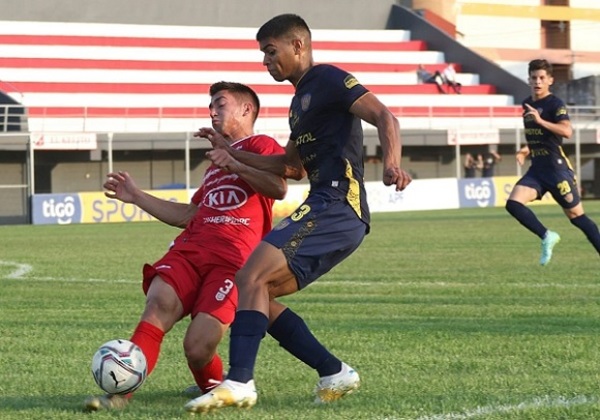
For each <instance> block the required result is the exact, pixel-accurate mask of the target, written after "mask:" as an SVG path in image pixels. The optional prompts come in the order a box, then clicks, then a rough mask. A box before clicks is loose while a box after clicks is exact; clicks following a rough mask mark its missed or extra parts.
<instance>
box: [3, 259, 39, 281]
mask: <svg viewBox="0 0 600 420" xmlns="http://www.w3.org/2000/svg"><path fill="white" fill-rule="evenodd" d="M0 265H7V266H9V267H15V269H14V270H13V271H12V272H10V273H8V274H6V275H5V276H4V277H5V278H7V279H18V278H21V277H23V276H25V275H26V274H27V273H29V272H30V271H31V270H33V267H32V266H30V265H29V264H22V263H17V262H13V261H0Z"/></svg>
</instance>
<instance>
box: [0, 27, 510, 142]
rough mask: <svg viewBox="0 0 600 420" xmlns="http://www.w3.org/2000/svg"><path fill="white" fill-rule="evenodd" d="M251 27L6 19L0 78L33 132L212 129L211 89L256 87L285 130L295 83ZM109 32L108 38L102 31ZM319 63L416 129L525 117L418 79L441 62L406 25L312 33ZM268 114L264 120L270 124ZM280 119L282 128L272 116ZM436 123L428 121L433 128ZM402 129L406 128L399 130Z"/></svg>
mask: <svg viewBox="0 0 600 420" xmlns="http://www.w3.org/2000/svg"><path fill="white" fill-rule="evenodd" d="M255 32H256V30H255V29H253V28H206V27H200V28H197V27H173V26H148V25H144V26H142V25H120V24H117V25H113V24H81V23H53V22H0V57H1V58H0V80H3V81H6V82H8V83H6V84H5V86H2V87H3V88H4V89H5V90H6V92H7V93H8V94H9V95H11V96H13V97H19V98H22V99H23V104H24V105H25V106H27V107H28V108H29V125H30V128H31V130H34V131H42V130H46V131H53V130H58V131H62V130H68V131H71V130H73V131H81V130H89V131H91V130H98V131H110V130H126V131H156V130H158V131H163V130H169V131H170V130H176V131H190V130H195V129H196V128H197V127H198V126H201V125H206V124H209V123H210V121H209V120H208V115H207V110H206V103H207V96H208V88H209V86H210V84H212V83H214V82H216V81H219V80H233V81H240V82H243V83H247V84H249V85H251V86H252V87H253V88H254V89H255V90H256V91H257V93H258V94H259V96H260V98H261V103H262V111H261V118H260V119H259V121H258V126H257V129H259V130H261V129H262V130H263V131H264V130H282V131H285V130H287V111H288V110H287V107H288V105H289V102H290V99H291V96H292V94H293V88H292V86H291V85H289V84H287V83H283V84H282V83H277V82H275V81H274V80H273V79H272V78H271V77H270V76H269V75H268V73H267V72H266V71H265V70H264V67H263V66H262V64H261V61H262V53H261V52H260V51H259V50H258V49H257V45H256V41H254V36H255ZM106 34H110V36H106ZM313 47H314V58H315V61H316V62H329V63H333V64H336V65H338V66H340V67H342V68H344V69H346V70H348V71H350V72H352V73H353V74H354V75H355V76H356V77H357V79H358V80H359V81H360V82H361V83H363V84H364V85H365V86H367V87H368V88H369V89H370V90H372V91H373V92H374V93H376V94H377V95H378V97H379V98H380V99H381V100H382V102H384V103H385V104H386V105H388V106H389V107H390V108H391V109H392V111H393V112H394V113H395V114H396V115H397V116H398V117H399V118H400V119H401V120H402V118H411V119H412V121H411V123H412V124H420V121H421V119H423V120H427V119H432V118H447V117H450V118H463V117H464V118H475V119H477V118H488V119H489V118H490V117H491V116H499V115H500V116H502V117H501V119H500V120H502V118H508V119H512V118H514V117H515V115H517V116H518V114H519V113H518V112H517V111H518V110H517V107H514V105H513V98H512V97H511V96H508V95H501V94H498V93H497V92H496V89H495V87H494V86H493V85H489V84H479V77H478V75H477V74H470V73H462V72H460V69H461V68H460V63H456V64H455V65H456V68H457V70H458V72H459V73H458V77H457V78H458V81H459V82H461V83H462V85H463V90H462V92H463V93H462V94H461V95H456V94H454V93H450V94H448V95H444V94H439V93H438V92H437V88H436V86H435V85H431V84H418V82H417V78H416V69H417V67H418V65H419V64H424V65H425V66H426V68H427V69H428V70H430V71H434V70H442V69H443V68H444V67H445V66H446V64H447V63H446V62H445V60H444V55H443V53H442V52H439V51H429V50H428V49H427V45H426V43H425V42H423V41H419V40H411V39H410V32H408V31H404V30H315V31H313ZM265 119H268V120H269V121H264V120H265ZM274 120H276V121H274ZM426 124H427V125H428V126H430V125H431V124H430V122H429V123H426ZM403 125H405V124H403Z"/></svg>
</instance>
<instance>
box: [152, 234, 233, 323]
mask: <svg viewBox="0 0 600 420" xmlns="http://www.w3.org/2000/svg"><path fill="white" fill-rule="evenodd" d="M239 268H240V267H238V266H236V265H235V264H231V262H229V261H224V260H223V259H222V258H221V257H220V256H219V255H218V254H217V253H215V252H214V251H213V250H209V249H204V248H200V247H198V246H187V247H186V246H185V245H184V246H177V245H176V246H175V249H171V250H169V252H167V253H166V254H165V255H164V256H163V257H162V258H161V259H160V260H158V261H157V262H155V263H154V264H152V265H150V264H145V265H144V269H143V275H144V281H143V284H142V287H143V289H144V293H145V294H148V289H149V288H150V283H152V279H154V276H157V275H158V276H159V277H160V278H161V279H162V280H163V281H165V282H166V283H167V284H169V285H171V287H173V289H174V290H175V293H177V296H178V297H179V300H180V301H181V303H182V305H183V312H184V316H187V315H191V316H192V318H193V317H194V316H196V315H197V314H198V313H200V312H203V313H207V314H210V315H212V316H214V317H215V318H217V319H218V320H219V321H221V323H223V324H231V323H232V322H233V318H234V317H235V311H236V309H237V302H238V290H237V287H236V286H235V283H234V279H235V273H236V272H237V271H238V270H239Z"/></svg>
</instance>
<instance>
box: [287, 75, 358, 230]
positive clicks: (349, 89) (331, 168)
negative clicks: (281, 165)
mask: <svg viewBox="0 0 600 420" xmlns="http://www.w3.org/2000/svg"><path fill="white" fill-rule="evenodd" d="M367 92H368V90H367V89H366V88H365V87H364V86H362V85H361V84H360V83H359V82H358V81H357V80H356V79H355V78H354V77H353V76H352V75H351V74H349V73H347V72H345V71H343V70H341V69H339V68H337V67H335V66H331V65H328V64H320V65H316V66H314V67H312V68H311V69H310V70H309V71H308V72H307V73H306V74H305V75H304V76H303V77H302V79H300V81H299V82H298V85H297V86H296V94H295V95H294V97H293V99H292V104H291V106H290V114H289V119H290V121H289V122H290V129H291V134H290V139H291V141H293V142H294V143H295V145H296V148H297V150H298V153H299V155H300V158H301V160H302V165H303V166H304V169H305V170H306V173H307V174H308V179H309V181H310V193H309V195H312V194H320V195H324V196H327V197H330V198H333V199H336V198H344V199H346V200H347V201H348V203H349V204H350V206H351V207H352V208H353V210H354V211H355V212H356V214H357V215H358V216H359V217H360V218H361V219H362V220H363V221H364V222H365V223H367V224H368V223H369V219H370V215H369V208H368V205H367V200H366V191H365V186H364V179H363V176H364V164H363V131H362V123H361V120H360V118H358V117H356V116H355V115H353V114H352V113H350V111H349V109H350V107H351V106H352V104H353V103H354V102H355V101H356V100H357V99H358V98H360V97H361V96H363V95H364V94H366V93H367Z"/></svg>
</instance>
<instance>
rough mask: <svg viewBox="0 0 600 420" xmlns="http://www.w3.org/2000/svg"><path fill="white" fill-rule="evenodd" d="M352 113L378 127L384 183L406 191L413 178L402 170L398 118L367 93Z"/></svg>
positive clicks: (397, 189) (356, 104)
mask: <svg viewBox="0 0 600 420" xmlns="http://www.w3.org/2000/svg"><path fill="white" fill-rule="evenodd" d="M350 112H352V113H353V114H354V115H356V116H357V117H359V118H360V119H362V120H364V121H366V122H368V123H369V124H372V125H374V126H375V127H377V135H378V137H379V143H380V144H381V150H382V152H383V183H384V184H385V185H388V186H389V185H396V191H402V190H404V189H405V188H406V187H407V186H408V184H410V182H411V181H412V177H411V176H410V175H409V174H408V172H406V171H404V170H402V169H400V160H401V157H402V143H401V141H400V124H399V123H398V120H397V119H396V117H395V116H394V115H393V114H392V113H391V112H390V110H389V109H388V108H387V107H386V106H385V105H383V104H382V103H381V102H380V101H379V99H377V98H376V97H375V95H373V94H372V93H367V94H365V95H363V96H362V97H360V98H359V99H358V100H357V101H356V102H354V103H353V104H352V106H351V107H350Z"/></svg>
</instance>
